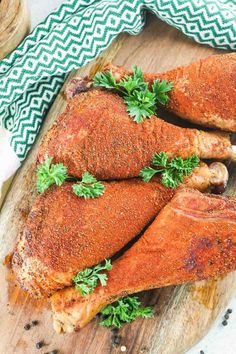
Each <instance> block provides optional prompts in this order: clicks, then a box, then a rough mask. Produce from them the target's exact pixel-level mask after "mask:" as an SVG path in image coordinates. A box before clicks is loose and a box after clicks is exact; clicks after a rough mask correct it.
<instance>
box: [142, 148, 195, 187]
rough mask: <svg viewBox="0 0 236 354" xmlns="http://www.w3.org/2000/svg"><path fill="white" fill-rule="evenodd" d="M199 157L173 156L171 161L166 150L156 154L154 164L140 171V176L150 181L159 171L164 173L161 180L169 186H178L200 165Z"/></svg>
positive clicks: (145, 180)
mask: <svg viewBox="0 0 236 354" xmlns="http://www.w3.org/2000/svg"><path fill="white" fill-rule="evenodd" d="M199 161H200V160H199V158H198V157H197V156H196V155H192V156H190V157H188V158H186V159H182V158H181V157H173V158H172V159H171V160H170V161H169V160H168V156H167V154H166V153H165V152H160V153H159V154H155V155H154V156H153V159H152V166H154V167H155V168H153V167H151V166H149V167H144V168H143V169H142V170H141V172H140V177H142V178H143V180H144V182H149V181H150V179H151V178H152V177H153V176H154V175H155V174H157V173H160V174H161V175H162V178H161V182H162V184H163V185H164V186H166V187H169V188H176V187H177V186H178V185H179V184H180V183H183V177H184V176H189V175H190V174H191V173H192V170H193V169H194V168H195V167H197V166H198V165H199Z"/></svg>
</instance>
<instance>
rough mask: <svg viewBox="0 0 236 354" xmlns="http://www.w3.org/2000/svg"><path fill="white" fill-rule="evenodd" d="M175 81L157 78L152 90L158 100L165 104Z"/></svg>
mask: <svg viewBox="0 0 236 354" xmlns="http://www.w3.org/2000/svg"><path fill="white" fill-rule="evenodd" d="M172 88H173V83H172V82H168V81H166V80H162V81H161V80H155V81H154V82H153V85H152V91H153V93H154V94H155V96H156V100H157V101H158V102H159V103H161V104H162V105H165V104H166V103H167V102H168V101H169V96H168V95H167V92H169V91H171V89H172Z"/></svg>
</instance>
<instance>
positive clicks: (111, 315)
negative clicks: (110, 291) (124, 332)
mask: <svg viewBox="0 0 236 354" xmlns="http://www.w3.org/2000/svg"><path fill="white" fill-rule="evenodd" d="M140 305H141V304H140V301H139V299H138V297H129V296H127V297H125V298H123V299H120V300H118V301H116V302H115V303H113V304H111V305H108V306H106V307H105V308H104V309H103V310H102V311H101V313H102V314H103V316H104V318H103V320H102V321H101V322H100V325H101V326H103V327H111V326H114V327H117V328H121V327H122V326H123V324H124V323H129V322H132V321H134V320H135V319H136V318H137V317H143V318H147V317H153V309H152V308H151V307H141V306H140Z"/></svg>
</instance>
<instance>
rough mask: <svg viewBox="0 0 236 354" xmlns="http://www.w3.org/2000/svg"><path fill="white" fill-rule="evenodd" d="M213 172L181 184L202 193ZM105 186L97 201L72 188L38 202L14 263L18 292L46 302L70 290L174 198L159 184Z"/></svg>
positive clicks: (199, 171) (203, 169) (197, 173)
mask: <svg viewBox="0 0 236 354" xmlns="http://www.w3.org/2000/svg"><path fill="white" fill-rule="evenodd" d="M218 165H219V164H217V167H218ZM217 171H218V168H216V167H215V164H214V165H213V166H212V165H211V166H210V168H208V166H207V165H205V164H201V165H200V167H198V168H196V169H195V170H194V172H193V174H192V175H191V176H190V177H188V178H187V180H186V181H185V183H186V184H187V185H189V186H191V187H193V188H198V189H199V190H205V189H206V188H208V187H209V186H210V185H211V183H212V176H213V179H214V181H213V183H215V173H216V172H217ZM216 182H217V183H218V182H219V181H216ZM224 182H225V180H224ZM104 185H105V193H104V195H103V196H101V197H99V198H97V199H88V200H85V199H83V198H79V197H77V196H76V195H75V194H73V193H72V189H71V188H72V184H70V183H65V184H63V185H62V186H61V187H52V188H50V189H49V190H47V191H46V192H45V193H43V194H42V195H39V196H38V198H37V199H36V201H35V204H34V205H33V207H32V210H31V212H30V214H29V216H28V220H27V222H26V225H25V226H24V229H23V230H22V233H21V234H20V235H19V239H18V243H17V246H16V250H15V252H14V255H13V261H12V264H13V270H14V272H15V274H16V275H17V278H18V280H19V282H20V284H21V286H22V287H23V288H24V289H25V290H27V291H29V292H30V293H31V294H32V295H34V296H36V297H40V296H49V295H51V294H52V293H53V292H54V291H56V290H58V289H60V288H63V287H64V286H67V285H70V284H71V278H72V277H73V276H74V275H75V274H76V273H77V272H78V271H80V270H82V269H84V268H86V267H90V266H92V265H95V264H97V263H99V262H100V261H102V260H103V259H104V258H108V257H111V256H112V255H113V254H114V253H116V252H117V251H119V250H120V249H121V248H122V247H123V246H124V245H125V244H126V243H128V242H129V241H130V240H131V239H132V238H133V237H135V236H136V235H137V234H139V233H140V232H141V231H142V230H143V228H144V227H145V226H146V225H147V224H148V223H149V222H151V221H152V220H153V219H154V218H155V216H156V215H157V214H158V212H159V211H160V210H161V209H162V208H163V206H164V205H166V203H167V202H168V201H169V200H170V199H171V197H172V196H173V194H174V193H175V191H174V190H172V189H167V188H165V187H164V186H162V185H161V184H160V183H159V181H158V179H153V180H152V181H151V182H149V183H144V182H143V181H141V180H138V179H134V180H128V181H119V182H110V183H104Z"/></svg>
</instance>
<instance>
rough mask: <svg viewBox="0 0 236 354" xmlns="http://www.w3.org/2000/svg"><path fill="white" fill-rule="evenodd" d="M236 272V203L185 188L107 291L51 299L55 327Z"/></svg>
mask: <svg viewBox="0 0 236 354" xmlns="http://www.w3.org/2000/svg"><path fill="white" fill-rule="evenodd" d="M235 269H236V198H234V197H219V196H215V195H206V194H205V195H204V194H201V193H200V192H198V191H194V190H189V189H186V190H184V189H182V190H180V191H178V192H177V193H176V194H175V196H174V197H173V199H172V200H171V202H170V203H169V204H167V206H166V207H164V209H163V210H162V211H161V212H160V214H159V215H158V216H157V218H156V219H155V220H154V222H153V223H152V224H151V226H149V228H148V229H147V231H146V232H145V233H144V235H143V236H142V237H141V238H140V239H139V240H138V241H137V242H136V243H135V244H134V245H133V246H132V247H131V248H130V249H129V250H128V251H127V252H126V253H124V255H123V256H122V257H121V258H119V259H118V260H116V261H115V262H114V263H113V268H112V270H111V271H109V273H108V276H109V278H108V282H107V286H105V287H101V286H99V287H98V288H97V289H95V291H94V292H93V293H91V294H90V295H88V296H86V297H82V296H81V295H80V293H79V291H77V290H76V289H75V288H68V289H64V290H61V291H59V292H58V293H56V294H54V295H53V296H52V298H51V304H52V310H53V315H54V328H55V330H56V331H57V332H61V331H64V332H72V331H73V330H76V329H79V328H82V327H84V326H85V325H86V324H87V323H88V322H89V321H91V319H92V318H93V317H94V316H95V315H96V314H97V313H98V312H99V311H100V310H101V309H102V308H103V307H104V306H106V305H107V304H109V303H111V302H114V301H116V300H117V299H119V298H120V297H123V296H126V295H128V294H132V293H136V292H139V291H143V290H148V289H152V288H159V287H163V286H168V285H176V284H181V283H184V282H190V281H196V280H201V279H207V278H210V277H216V276H220V275H223V274H225V273H228V272H230V271H233V270H235Z"/></svg>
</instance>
